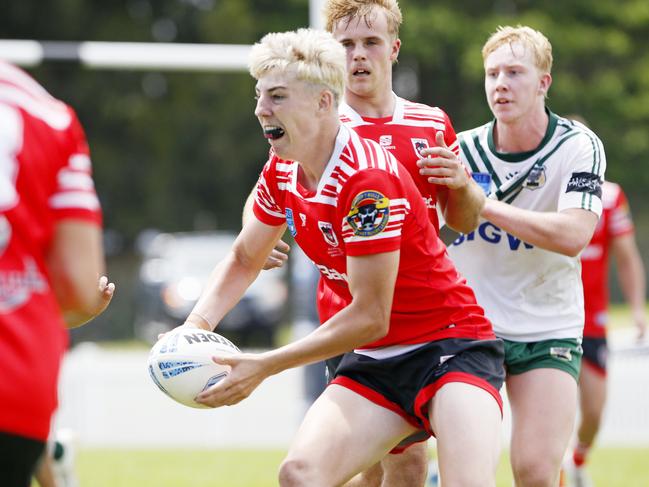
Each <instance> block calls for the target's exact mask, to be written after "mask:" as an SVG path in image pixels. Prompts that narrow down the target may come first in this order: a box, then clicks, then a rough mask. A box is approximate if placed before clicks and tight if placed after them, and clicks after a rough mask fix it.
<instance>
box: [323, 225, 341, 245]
mask: <svg viewBox="0 0 649 487" xmlns="http://www.w3.org/2000/svg"><path fill="white" fill-rule="evenodd" d="M318 228H319V229H320V231H321V232H322V235H323V236H324V239H325V242H327V243H328V244H329V245H331V246H332V247H338V238H337V237H336V234H335V233H334V227H333V225H332V224H331V223H329V222H318Z"/></svg>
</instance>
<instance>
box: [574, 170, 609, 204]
mask: <svg viewBox="0 0 649 487" xmlns="http://www.w3.org/2000/svg"><path fill="white" fill-rule="evenodd" d="M572 192H577V193H588V194H592V195H593V196H597V197H598V198H601V197H602V180H601V179H600V178H599V176H598V175H597V174H593V173H590V172H573V173H572V176H570V181H568V187H567V188H566V193H572Z"/></svg>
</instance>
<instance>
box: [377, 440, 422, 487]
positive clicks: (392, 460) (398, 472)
mask: <svg viewBox="0 0 649 487" xmlns="http://www.w3.org/2000/svg"><path fill="white" fill-rule="evenodd" d="M381 466H382V467H383V478H384V481H383V485H389V486H390V487H416V486H423V485H424V483H425V482H426V474H427V472H428V443H427V442H426V441H422V442H419V443H414V444H413V445H411V446H410V447H408V448H407V449H406V450H404V451H403V452H402V453H395V454H392V453H391V454H389V455H386V456H385V457H384V458H383V460H382V461H381Z"/></svg>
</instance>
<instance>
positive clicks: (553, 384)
mask: <svg viewBox="0 0 649 487" xmlns="http://www.w3.org/2000/svg"><path fill="white" fill-rule="evenodd" d="M507 395H508V397H509V403H510V406H511V410H512V438H511V455H512V461H514V460H516V459H521V460H526V459H532V460H533V459H538V458H544V459H546V460H547V461H549V462H550V463H552V464H554V463H557V464H560V462H561V458H562V456H563V453H564V451H565V449H566V447H567V445H568V441H569V439H570V436H571V434H572V431H573V427H574V422H575V415H576V411H577V383H576V381H575V379H574V378H573V377H572V376H571V375H570V374H569V373H567V372H566V371H564V370H560V369H554V368H539V369H532V370H530V371H528V372H524V373H522V374H516V375H509V376H508V377H507Z"/></svg>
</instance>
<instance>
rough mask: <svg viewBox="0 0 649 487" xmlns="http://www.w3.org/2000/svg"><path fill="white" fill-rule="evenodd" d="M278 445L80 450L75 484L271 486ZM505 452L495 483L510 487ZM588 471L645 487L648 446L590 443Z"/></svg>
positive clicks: (621, 485)
mask: <svg viewBox="0 0 649 487" xmlns="http://www.w3.org/2000/svg"><path fill="white" fill-rule="evenodd" d="M283 455H284V452H283V451H281V450H270V451H268V450H262V451H259V450H256V451H255V450H231V451H227V450H196V451H191V450H159V451H153V450H146V451H141V450H105V449H97V450H82V451H80V452H79V455H78V457H77V471H78V474H79V481H80V487H272V486H276V485H277V480H276V472H277V467H278V466H279V464H280V462H281V459H282V458H283ZM507 462H508V458H507V456H506V455H503V458H502V460H501V463H500V467H499V469H498V482H497V485H498V487H511V486H512V478H511V474H510V472H509V467H508V463H507ZM589 468H590V471H591V474H592V476H593V480H594V481H595V485H596V486H597V487H648V486H649V448H643V449H611V448H602V449H596V450H595V451H594V452H593V456H592V460H591V465H590V467H589Z"/></svg>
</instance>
